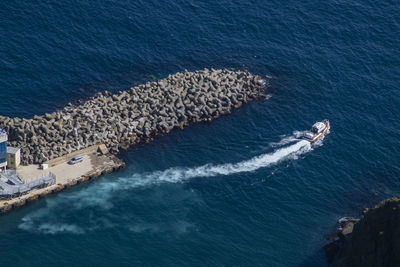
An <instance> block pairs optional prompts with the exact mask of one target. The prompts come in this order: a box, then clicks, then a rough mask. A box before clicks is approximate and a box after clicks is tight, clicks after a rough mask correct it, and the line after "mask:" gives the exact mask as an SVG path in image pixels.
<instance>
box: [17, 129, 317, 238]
mask: <svg viewBox="0 0 400 267" xmlns="http://www.w3.org/2000/svg"><path fill="white" fill-rule="evenodd" d="M288 140H290V141H291V142H293V141H296V143H294V144H292V145H288V146H285V144H287V141H288ZM279 143H280V144H281V145H280V148H278V149H276V150H275V151H273V152H270V153H265V154H261V155H259V156H255V157H253V158H250V159H248V160H244V161H240V162H237V163H226V164H212V163H209V164H205V165H202V166H198V167H192V168H188V167H172V168H169V169H166V170H164V171H155V172H151V173H135V174H133V175H130V176H127V177H120V178H118V179H116V180H107V181H99V182H98V183H95V184H92V185H91V186H90V187H88V188H86V189H84V190H80V191H77V192H73V193H68V192H66V193H63V194H61V195H59V196H57V198H55V199H48V200H46V202H47V207H45V208H41V209H39V210H38V211H36V212H34V213H32V214H29V215H27V216H25V217H24V218H23V219H22V223H21V224H20V225H19V228H20V229H23V230H27V231H38V232H41V233H45V234H59V233H66V232H69V233H74V234H82V233H84V232H86V231H91V230H96V229H98V228H97V227H92V226H88V225H76V224H68V223H66V222H63V221H59V220H58V219H57V220H54V219H55V218H54V214H57V209H58V208H60V207H62V206H68V207H70V208H72V210H82V209H87V208H90V207H95V208H101V209H103V210H108V209H111V208H113V207H114V206H113V204H112V198H113V197H115V196H117V195H118V194H119V193H120V192H121V191H126V190H133V189H135V188H138V187H145V186H153V185H156V184H160V183H179V182H184V181H186V180H189V179H197V178H204V177H215V176H229V175H234V174H238V173H245V172H256V171H257V170H259V169H261V168H267V167H270V166H272V165H275V164H278V163H280V162H282V161H285V160H296V159H298V158H299V156H301V155H303V154H306V153H308V152H310V151H311V150H312V146H311V144H310V142H309V141H306V140H299V139H295V137H293V136H292V137H284V138H283V139H282V140H281V142H279ZM276 144H278V143H275V144H274V146H276ZM52 221H53V222H52ZM102 227H104V226H102ZM102 227H100V228H102ZM138 228H139V229H142V228H143V229H149V228H148V227H147V226H146V227H144V226H142V225H141V226H129V229H136V230H137V229H138ZM150 229H153V228H150ZM136 230H135V231H136Z"/></svg>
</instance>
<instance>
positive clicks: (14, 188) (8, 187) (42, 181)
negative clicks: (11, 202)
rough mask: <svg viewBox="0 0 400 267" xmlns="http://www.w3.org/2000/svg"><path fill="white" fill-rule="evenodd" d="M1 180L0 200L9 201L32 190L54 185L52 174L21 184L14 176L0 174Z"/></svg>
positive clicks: (54, 179)
mask: <svg viewBox="0 0 400 267" xmlns="http://www.w3.org/2000/svg"><path fill="white" fill-rule="evenodd" d="M1 178H2V179H0V199H11V198H14V197H18V196H21V195H24V194H26V193H28V192H29V191H31V190H33V189H39V188H44V187H47V186H50V185H53V184H55V183H56V176H55V175H54V174H53V173H46V174H44V175H42V176H40V177H38V178H35V179H32V180H31V181H29V182H26V183H24V182H22V181H21V179H20V178H19V177H18V176H17V175H16V174H15V175H13V174H10V173H8V174H2V175H1ZM4 180H6V181H7V182H11V183H12V184H10V183H7V182H6V181H4Z"/></svg>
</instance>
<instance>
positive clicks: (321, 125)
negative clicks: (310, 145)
mask: <svg viewBox="0 0 400 267" xmlns="http://www.w3.org/2000/svg"><path fill="white" fill-rule="evenodd" d="M325 127H326V125H325V124H324V123H323V122H316V123H315V124H314V125H313V126H312V129H311V131H312V132H313V133H314V134H318V133H321V132H322V131H323V130H324V129H325Z"/></svg>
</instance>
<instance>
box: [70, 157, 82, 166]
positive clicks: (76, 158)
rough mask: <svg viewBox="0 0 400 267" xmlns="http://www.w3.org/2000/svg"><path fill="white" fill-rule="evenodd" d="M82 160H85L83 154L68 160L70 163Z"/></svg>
mask: <svg viewBox="0 0 400 267" xmlns="http://www.w3.org/2000/svg"><path fill="white" fill-rule="evenodd" d="M82 161H83V156H75V157H73V158H72V159H71V160H70V161H68V164H70V165H73V164H76V163H79V162H82Z"/></svg>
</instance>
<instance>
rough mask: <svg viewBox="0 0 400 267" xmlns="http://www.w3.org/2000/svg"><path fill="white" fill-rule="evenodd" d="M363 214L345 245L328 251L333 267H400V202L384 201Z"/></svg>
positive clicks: (330, 246)
mask: <svg viewBox="0 0 400 267" xmlns="http://www.w3.org/2000/svg"><path fill="white" fill-rule="evenodd" d="M363 213H364V217H363V218H362V219H361V220H360V221H359V222H358V223H356V224H355V225H354V229H353V231H352V233H347V235H343V236H342V238H341V239H342V241H343V242H342V243H341V244H338V242H336V241H335V242H334V243H331V244H330V245H328V246H326V247H325V251H326V252H327V256H328V260H330V265H331V266H335V267H337V266H352V267H357V266H363V267H365V266H374V267H379V266H400V199H399V198H397V197H396V198H391V199H388V200H385V201H382V202H381V203H379V204H378V205H377V206H375V207H373V208H371V209H366V210H365V211H364V212H363ZM335 243H336V249H335ZM327 248H328V250H327ZM329 256H331V258H330V259H329Z"/></svg>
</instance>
